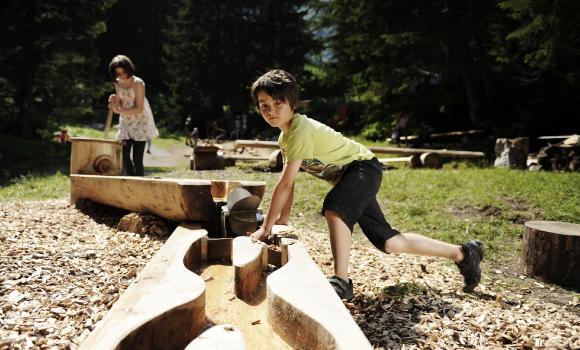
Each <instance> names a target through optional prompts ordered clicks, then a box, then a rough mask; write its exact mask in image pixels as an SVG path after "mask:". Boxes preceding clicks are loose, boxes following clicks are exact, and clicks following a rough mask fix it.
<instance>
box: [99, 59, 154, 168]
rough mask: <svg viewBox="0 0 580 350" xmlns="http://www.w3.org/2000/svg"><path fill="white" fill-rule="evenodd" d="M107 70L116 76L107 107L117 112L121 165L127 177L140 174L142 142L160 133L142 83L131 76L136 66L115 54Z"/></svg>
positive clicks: (142, 153) (143, 145) (143, 150)
mask: <svg viewBox="0 0 580 350" xmlns="http://www.w3.org/2000/svg"><path fill="white" fill-rule="evenodd" d="M109 72H110V73H111V75H112V76H113V77H114V78H115V91H116V93H115V94H113V95H111V96H109V109H111V110H113V112H115V113H118V114H119V115H120V116H119V130H118V131H117V135H116V139H117V140H121V141H123V168H124V171H125V174H127V175H129V176H143V175H144V169H143V155H144V153H145V144H146V142H147V140H148V139H153V138H154V137H157V136H159V131H158V130H157V128H156V127H155V121H154V119H153V113H152V112H151V107H150V106H149V102H148V101H147V98H146V97H145V82H144V81H143V80H142V79H141V78H139V77H137V76H135V75H133V73H134V72H135V66H134V65H133V62H132V61H131V60H130V59H129V57H127V56H123V55H118V56H115V57H114V58H113V60H112V61H111V63H110V64H109ZM131 150H133V158H132V159H131V157H130V156H131Z"/></svg>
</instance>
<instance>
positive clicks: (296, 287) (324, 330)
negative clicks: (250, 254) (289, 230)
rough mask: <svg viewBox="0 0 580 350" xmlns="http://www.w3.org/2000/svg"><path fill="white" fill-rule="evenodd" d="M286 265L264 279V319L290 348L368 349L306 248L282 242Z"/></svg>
mask: <svg viewBox="0 0 580 350" xmlns="http://www.w3.org/2000/svg"><path fill="white" fill-rule="evenodd" d="M282 241H283V244H282V247H281V248H282V250H283V251H284V250H285V251H286V252H287V256H288V262H287V263H286V264H285V265H284V266H282V267H281V268H280V269H278V270H276V271H274V272H273V273H271V274H270V276H268V278H267V280H266V284H267V288H268V291H267V300H268V309H269V312H268V320H269V322H270V323H271V325H272V327H273V328H274V330H275V331H276V332H277V333H278V334H279V335H280V336H281V337H282V338H283V339H284V340H286V341H287V342H288V343H289V344H290V345H291V346H292V347H295V348H300V349H372V346H371V344H370V343H369V341H368V339H367V338H366V337H365V335H364V334H363V332H362V331H361V329H360V328H359V327H358V325H357V324H356V323H355V322H354V320H353V319H352V316H351V315H350V313H349V311H348V310H347V309H346V308H345V307H344V304H343V303H342V301H341V300H340V299H339V297H338V295H337V294H336V292H335V291H334V289H333V288H332V287H331V285H330V283H328V280H327V279H326V277H325V276H324V275H323V274H322V272H321V271H320V269H319V268H318V266H317V265H316V263H315V262H314V261H313V260H312V258H311V257H310V255H309V254H308V251H307V250H306V247H304V245H303V244H302V243H301V242H299V241H297V240H294V239H291V238H284V239H282Z"/></svg>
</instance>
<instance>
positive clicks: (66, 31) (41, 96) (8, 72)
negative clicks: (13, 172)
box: [0, 0, 112, 136]
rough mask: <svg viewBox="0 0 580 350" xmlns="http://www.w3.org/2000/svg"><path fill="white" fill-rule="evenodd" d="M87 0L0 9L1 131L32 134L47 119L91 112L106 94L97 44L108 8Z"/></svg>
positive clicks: (23, 3)
mask: <svg viewBox="0 0 580 350" xmlns="http://www.w3.org/2000/svg"><path fill="white" fill-rule="evenodd" d="M111 3H112V1H103V2H100V3H99V5H95V4H93V3H92V2H86V1H68V2H37V1H31V0H26V1H12V2H7V3H6V4H5V5H4V6H3V8H2V11H1V13H0V32H1V33H2V40H0V61H1V62H2V65H0V85H2V89H0V90H1V91H2V92H0V101H2V103H0V106H1V107H0V131H2V130H4V131H7V130H8V131H10V132H12V133H13V134H21V135H28V136H31V135H33V134H34V132H35V131H40V130H42V129H43V128H44V127H45V126H46V124H47V122H48V121H51V120H54V121H57V122H60V121H62V120H64V119H67V118H71V117H73V116H78V115H83V114H85V115H86V114H88V113H90V112H91V103H92V100H93V99H94V98H95V97H96V96H98V95H100V94H101V93H102V90H101V89H102V85H101V84H100V83H99V81H98V80H95V75H94V74H93V71H94V67H95V66H96V64H97V63H98V58H97V55H96V54H95V53H96V52H95V51H94V50H93V48H92V44H93V41H94V39H95V38H96V36H97V35H99V34H101V33H102V32H103V31H104V30H105V29H106V27H105V26H104V24H103V22H102V18H103V14H104V11H105V10H106V8H107V7H108V6H110V4H111Z"/></svg>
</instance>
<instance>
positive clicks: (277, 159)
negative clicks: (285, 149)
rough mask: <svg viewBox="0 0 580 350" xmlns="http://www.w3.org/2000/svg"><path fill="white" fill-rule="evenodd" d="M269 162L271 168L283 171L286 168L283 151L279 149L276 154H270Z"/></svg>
mask: <svg viewBox="0 0 580 350" xmlns="http://www.w3.org/2000/svg"><path fill="white" fill-rule="evenodd" d="M268 161H269V162H270V166H271V167H272V168H276V169H282V167H283V166H284V158H283V157H282V150H280V149H277V150H275V151H274V152H272V153H271V154H270V157H269V158H268Z"/></svg>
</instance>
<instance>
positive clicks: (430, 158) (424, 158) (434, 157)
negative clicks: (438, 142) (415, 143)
mask: <svg viewBox="0 0 580 350" xmlns="http://www.w3.org/2000/svg"><path fill="white" fill-rule="evenodd" d="M420 158H421V165H423V167H425V168H431V169H441V168H442V167H443V159H441V156H440V155H438V154H437V153H423V154H421V157H420Z"/></svg>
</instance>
